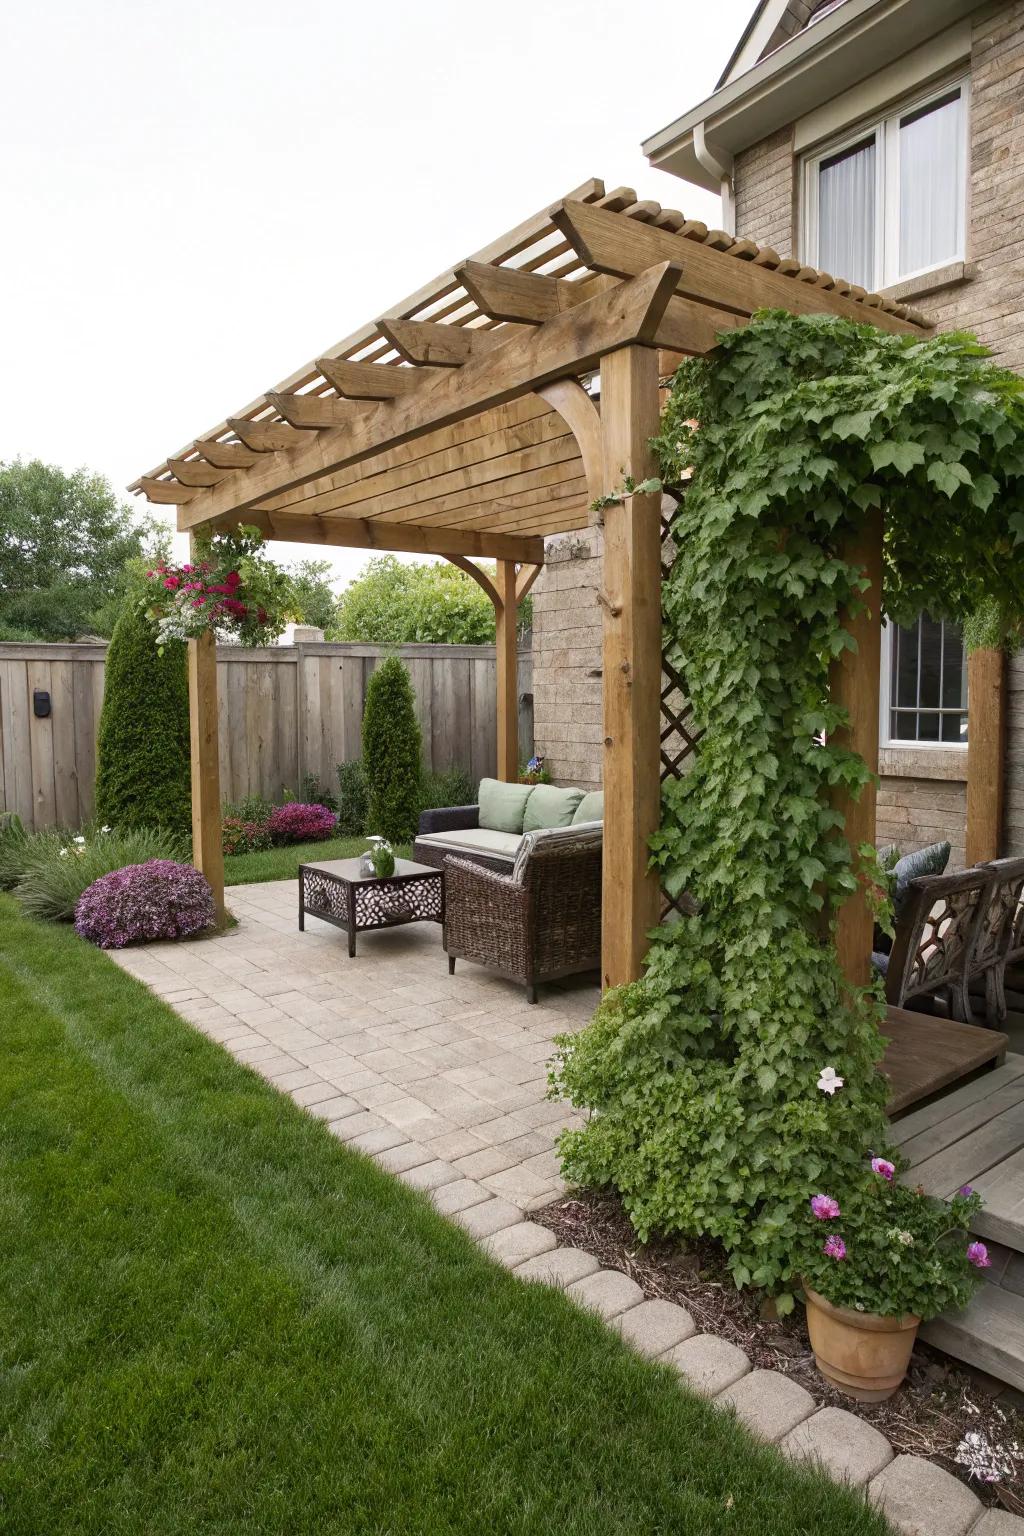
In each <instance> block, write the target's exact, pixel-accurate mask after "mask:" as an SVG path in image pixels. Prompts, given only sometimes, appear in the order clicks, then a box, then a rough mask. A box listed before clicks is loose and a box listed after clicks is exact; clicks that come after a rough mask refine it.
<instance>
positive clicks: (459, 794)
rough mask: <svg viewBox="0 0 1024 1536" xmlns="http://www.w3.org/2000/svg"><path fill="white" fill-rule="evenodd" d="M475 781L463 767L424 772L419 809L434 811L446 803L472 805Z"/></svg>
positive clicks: (474, 800)
mask: <svg viewBox="0 0 1024 1536" xmlns="http://www.w3.org/2000/svg"><path fill="white" fill-rule="evenodd" d="M475 802H476V781H475V780H474V779H473V778H471V777H470V775H469V774H468V773H467V772H466V770H465V768H442V769H441V771H440V772H439V773H424V774H423V777H422V779H421V781H420V810H421V811H435V810H438V809H440V807H442V806H446V805H473V804H475Z"/></svg>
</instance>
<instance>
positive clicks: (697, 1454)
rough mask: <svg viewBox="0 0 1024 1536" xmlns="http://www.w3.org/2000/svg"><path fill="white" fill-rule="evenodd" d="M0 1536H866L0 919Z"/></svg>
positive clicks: (304, 1121) (213, 1061)
mask: <svg viewBox="0 0 1024 1536" xmlns="http://www.w3.org/2000/svg"><path fill="white" fill-rule="evenodd" d="M0 1128H2V1129H0V1208H2V1228H0V1230H2V1233H3V1240H2V1242H3V1246H2V1254H3V1258H2V1263H0V1384H2V1385H0V1405H2V1407H0V1415H2V1425H0V1437H2V1440H0V1529H2V1530H3V1532H4V1536H44V1533H45V1536H63V1533H74V1536H86V1533H97V1536H98V1533H101V1532H102V1533H103V1536H192V1533H197V1532H202V1533H210V1536H213V1533H217V1536H225V1533H228V1536H231V1533H238V1536H264V1533H281V1536H326V1533H337V1536H364V1533H365V1536H414V1533H415V1536H420V1533H422V1536H485V1533H486V1536H493V1533H498V1536H502V1533H517V1536H541V1533H543V1536H582V1533H584V1532H586V1533H594V1536H597V1533H601V1536H609V1533H623V1536H625V1533H628V1536H639V1533H643V1536H655V1533H661V1536H670V1533H671V1536H717V1533H719V1532H721V1533H726V1532H728V1533H743V1536H748V1533H749V1536H754V1533H757V1536H796V1533H801V1532H820V1533H823V1536H824V1533H828V1536H835V1533H836V1532H842V1533H844V1536H869V1533H870V1536H882V1533H883V1532H884V1531H885V1529H886V1528H885V1527H884V1525H883V1523H882V1522H881V1521H880V1520H879V1519H878V1518H877V1517H876V1516H875V1515H873V1514H871V1513H869V1512H868V1511H867V1510H866V1508H865V1507H864V1505H863V1504H862V1503H861V1502H860V1501H859V1500H858V1499H857V1498H856V1497H855V1496H853V1495H848V1494H847V1493H845V1492H843V1491H841V1490H840V1489H838V1488H836V1487H833V1486H832V1485H830V1484H828V1483H825V1482H823V1481H819V1480H818V1479H816V1478H815V1477H813V1476H812V1475H811V1474H810V1473H803V1472H800V1471H798V1470H796V1469H794V1468H791V1467H788V1466H786V1465H785V1464H783V1462H782V1461H781V1460H779V1459H778V1458H777V1457H776V1456H775V1455H774V1454H773V1453H772V1452H770V1451H767V1450H763V1449H761V1448H759V1447H756V1446H755V1445H754V1443H753V1442H752V1441H750V1440H748V1439H747V1437H746V1436H745V1435H744V1434H743V1433H742V1432H741V1431H740V1430H739V1429H738V1428H737V1427H735V1426H734V1425H733V1424H732V1423H731V1422H730V1420H728V1419H727V1418H726V1417H725V1416H723V1415H719V1414H718V1413H716V1412H715V1411H714V1410H713V1409H711V1408H710V1407H708V1406H707V1405H705V1404H704V1403H702V1402H700V1401H698V1400H697V1399H694V1398H691V1397H689V1396H687V1395H686V1394H684V1393H683V1392H682V1391H681V1390H680V1388H679V1387H678V1385H677V1383H676V1380H675V1378H674V1377H673V1376H672V1375H671V1373H670V1372H669V1371H668V1370H667V1369H664V1368H657V1367H654V1366H652V1365H648V1364H646V1363H644V1362H642V1361H641V1360H640V1359H638V1358H636V1357H634V1356H633V1355H631V1354H630V1353H629V1352H628V1351H627V1350H626V1349H625V1348H624V1347H623V1346H622V1345H621V1344H620V1343H619V1342H618V1340H617V1339H616V1337H615V1336H614V1335H613V1334H612V1332H611V1331H610V1330H608V1329H606V1328H605V1327H603V1326H602V1325H601V1324H600V1323H598V1322H597V1321H596V1320H594V1319H592V1318H590V1317H588V1316H585V1315H583V1314H582V1313H581V1312H579V1311H577V1310H576V1309H575V1308H574V1307H573V1306H572V1304H571V1303H569V1302H568V1301H566V1300H565V1299H564V1297H562V1296H560V1295H558V1294H557V1293H556V1292H554V1291H550V1290H547V1289H544V1288H541V1287H529V1288H528V1287H526V1286H525V1285H522V1284H520V1283H519V1282H517V1281H515V1280H514V1279H513V1278H512V1277H511V1276H510V1275H508V1274H506V1273H505V1272H504V1271H502V1270H500V1269H498V1268H497V1267H494V1266H492V1265H491V1264H489V1263H488V1262H487V1261H486V1260H485V1259H484V1258H483V1257H482V1256H481V1255H480V1253H479V1252H478V1251H477V1250H476V1249H475V1248H474V1246H473V1245H472V1244H471V1242H470V1241H469V1240H468V1239H467V1238H466V1237H465V1236H464V1235H463V1233H462V1232H461V1231H460V1230H459V1229H458V1228H456V1227H455V1226H452V1225H449V1224H448V1223H446V1222H445V1221H443V1220H442V1219H441V1218H440V1217H438V1216H437V1215H436V1214H435V1213H434V1212H433V1210H432V1208H431V1207H430V1205H429V1203H428V1201H427V1200H426V1199H425V1198H423V1197H421V1196H419V1195H417V1194H415V1193H413V1192H412V1191H410V1190H407V1189H405V1188H404V1187H403V1186H402V1185H401V1184H400V1183H399V1182H398V1181H397V1180H395V1179H393V1178H391V1177H389V1176H388V1175H386V1174H385V1173H383V1172H381V1171H380V1170H379V1169H378V1168H377V1167H376V1165H375V1164H373V1163H372V1162H371V1161H369V1160H368V1159H364V1158H362V1157H360V1156H358V1155H357V1154H355V1153H351V1152H348V1151H346V1150H345V1149H344V1148H343V1147H342V1146H341V1145H339V1144H338V1143H337V1142H336V1141H334V1140H333V1139H332V1137H331V1136H330V1134H329V1133H328V1131H327V1130H326V1128H325V1127H324V1126H323V1125H321V1124H320V1123H319V1122H317V1121H315V1120H312V1119H310V1118H308V1117H307V1116H306V1115H304V1114H303V1113H302V1112H301V1111H300V1110H298V1109H297V1108H296V1107H295V1106H294V1105H293V1104H292V1103H291V1101H290V1100H289V1099H287V1098H286V1097H284V1096H283V1095H281V1094H278V1093H276V1092H275V1091H274V1090H273V1089H271V1088H270V1087H268V1086H267V1085H266V1084H264V1083H263V1081H262V1080H261V1079H260V1078H258V1077H257V1076H256V1075H255V1074H254V1073H250V1072H249V1071H248V1070H246V1069H244V1068H242V1067H240V1066H239V1065H237V1064H236V1063H235V1062H233V1061H232V1059H231V1058H230V1057H229V1056H228V1055H227V1053H226V1052H225V1051H223V1050H221V1049H220V1048H219V1047H218V1046H216V1045H214V1044H213V1043H212V1042H210V1041H209V1040H207V1039H206V1038H205V1037H203V1036H201V1035H200V1034H198V1033H197V1032H195V1031H193V1030H192V1029H190V1028H189V1027H188V1026H187V1025H186V1024H184V1023H183V1022H182V1021H181V1020H180V1019H179V1018H177V1017H176V1016H175V1015H174V1014H173V1013H172V1012H171V1011H170V1010H169V1009H168V1008H166V1007H165V1006H164V1005H163V1004H161V1003H160V1002H158V1001H157V1000H156V999H155V998H154V997H153V996H151V994H149V993H148V992H147V991H146V990H145V989H144V988H143V987H142V986H140V985H139V984H138V983H136V982H135V981H133V980H132V979H131V978H129V977H128V976H126V975H124V974H123V973H122V972H120V971H119V970H118V969H116V968H115V966H114V965H113V964H112V963H111V962H110V961H109V960H108V959H107V957H106V956H104V955H102V954H101V953H100V952H98V951H96V950H93V949H90V948H89V947H88V946H87V945H85V944H84V943H83V942H81V941H80V940H79V939H78V938H77V937H76V936H75V934H74V933H73V932H72V931H70V930H69V929H67V928H57V927H51V926H44V925H42V924H36V923H32V922H30V921H29V920H28V919H26V918H24V917H23V916H21V914H20V913H19V911H18V908H17V907H16V906H15V904H14V903H13V902H12V901H11V900H10V899H9V898H7V897H2V898H0Z"/></svg>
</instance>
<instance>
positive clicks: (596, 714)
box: [534, 0, 1024, 867]
mask: <svg viewBox="0 0 1024 1536" xmlns="http://www.w3.org/2000/svg"><path fill="white" fill-rule="evenodd" d="M886 62H888V61H886ZM970 76H971V87H970V118H969V121H970V169H969V189H968V198H969V204H968V248H967V262H966V265H965V268H964V275H965V277H966V279H967V280H964V277H958V278H957V280H956V281H954V282H952V283H949V284H948V285H947V286H945V287H941V288H933V289H932V291H930V292H929V293H927V295H924V294H921V295H920V296H915V297H914V298H913V302H915V303H917V304H918V305H919V306H920V307H921V308H922V309H924V310H925V311H926V312H927V313H928V314H929V315H930V316H931V317H932V318H933V319H934V320H935V321H936V323H937V324H938V325H939V326H941V327H942V328H944V329H951V328H956V329H961V328H962V329H966V330H970V331H973V332H975V333H976V334H977V335H978V336H979V337H980V338H981V340H982V341H983V342H985V343H986V345H987V346H989V347H991V349H992V351H993V353H994V355H995V357H996V359H997V360H998V361H1000V362H1002V363H1003V364H1004V365H1006V366H1008V367H1011V368H1016V369H1019V370H1022V371H1024V0H1012V3H1006V0H1004V3H1000V4H992V5H988V6H985V7H983V8H981V9H979V10H978V11H976V12H975V14H974V18H973V22H972V29H971V59H970ZM793 143H794V137H793V126H792V125H790V126H788V127H786V128H783V129H781V130H779V131H778V132H776V133H773V134H772V135H771V136H770V137H769V138H766V139H764V140H762V141H761V142H760V143H758V144H755V145H752V146H751V147H750V148H749V149H747V150H745V151H744V152H743V153H741V154H739V155H738V156H737V157H736V164H735V170H734V191H735V201H736V232H737V234H738V235H741V236H747V237H748V238H750V239H752V240H756V241H758V243H759V244H762V245H770V246H772V247H774V249H775V250H777V251H779V252H780V254H782V255H788V254H790V253H793V252H797V253H798V251H799V228H798V201H797V162H796V160H795V157H794V152H793ZM672 200H673V201H678V199H672ZM910 287H911V285H904V287H902V288H897V289H894V290H893V292H894V293H895V294H897V295H900V296H904V295H905V296H906V297H908V298H910V297H911V294H910V292H909V291H908V290H909V288H910ZM915 292H916V290H915ZM569 538H570V539H571V540H573V541H575V543H576V544H577V545H579V546H580V548H578V549H576V552H575V553H574V554H573V555H572V557H571V558H568V557H566V556H564V555H563V553H562V552H561V551H560V549H559V545H560V544H561V542H562V541H553V543H552V546H551V547H550V548H551V553H550V554H549V559H551V561H552V564H551V566H550V568H549V569H548V570H547V571H546V572H545V575H544V576H543V577H541V579H540V581H538V583H537V586H536V587H535V589H534V592H535V598H534V612H535V624H536V626H537V627H536V630H535V635H534V656H535V663H534V664H535V669H536V670H535V683H534V692H535V717H534V718H535V734H536V741H537V749H538V751H542V752H546V753H547V756H548V761H549V766H550V767H551V770H552V774H553V776H554V777H555V778H556V779H560V780H561V781H562V782H563V783H575V782H580V783H584V782H585V783H587V784H590V783H593V782H595V781H596V779H597V778H599V776H600V765H601V747H600V679H599V676H597V677H595V669H599V668H600V662H601V616H600V608H599V607H598V605H597V601H596V592H597V589H598V585H599V582H600V578H601V570H600V566H601V561H600V535H599V534H598V533H596V532H595V531H591V532H588V533H586V534H583V535H571V536H569ZM549 645H550V646H551V647H552V649H551V650H550V652H549V650H548V647H549ZM556 658H561V659H562V661H563V662H564V663H565V664H566V665H568V667H569V671H568V672H567V673H558V672H557V671H556V667H557V666H558V664H559V663H558V661H557V660H556ZM1009 690H1010V691H1009V721H1008V739H1007V757H1006V815H1005V824H1004V844H1005V846H1004V849H1003V851H1004V852H1005V853H1024V654H1022V655H1020V656H1017V657H1015V658H1013V659H1012V660H1011V662H1010V663H1009ZM880 766H881V769H882V775H881V777H882V782H881V789H880V793H879V802H878V841H879V844H880V845H881V846H885V845H886V844H887V843H895V844H897V845H898V846H899V847H900V848H901V849H902V850H904V851H905V850H908V849H911V848H916V847H921V846H923V845H924V844H926V843H929V842H934V841H935V840H936V839H937V838H938V837H940V836H941V837H948V838H949V839H950V841H951V842H952V844H953V853H952V867H957V866H959V865H961V864H962V863H963V858H964V837H965V822H966V798H967V797H966V771H967V765H966V754H965V753H962V752H960V753H957V752H955V751H954V752H951V753H942V752H937V751H936V752H933V753H932V755H931V756H929V755H928V754H927V753H922V752H920V751H915V750H914V749H913V748H893V749H888V750H886V751H883V754H882V761H881V765H880Z"/></svg>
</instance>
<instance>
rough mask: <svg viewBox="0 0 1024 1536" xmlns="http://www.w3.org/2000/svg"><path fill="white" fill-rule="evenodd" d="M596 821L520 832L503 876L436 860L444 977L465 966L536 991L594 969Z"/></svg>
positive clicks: (462, 862) (460, 861) (597, 955)
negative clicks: (440, 878) (459, 963)
mask: <svg viewBox="0 0 1024 1536" xmlns="http://www.w3.org/2000/svg"><path fill="white" fill-rule="evenodd" d="M601 846H602V828H601V825H600V823H595V822H590V823H584V824H581V825H579V826H569V827H559V828H547V829H542V830H538V831H535V832H528V833H526V834H525V835H524V837H523V838H522V839H521V842H520V846H519V851H518V854H517V856H516V858H515V860H514V862H513V865H512V868H511V870H510V871H509V872H507V873H499V872H497V871H496V870H494V869H492V868H489V867H487V866H486V865H485V864H483V863H482V862H480V861H477V862H471V861H470V860H469V859H465V858H460V857H457V856H453V855H451V854H449V855H447V856H446V858H445V861H444V866H443V867H444V872H445V922H444V947H445V949H446V951H447V953H448V971H449V973H452V972H454V970H455V962H456V960H457V959H463V960H472V961H474V962H475V963H476V964H477V965H485V966H487V967H488V968H489V969H490V970H493V971H496V972H497V973H498V974H499V975H500V976H506V977H508V978H509V979H510V980H512V981H518V982H520V983H521V984H522V985H523V986H524V987H525V988H526V996H527V1000H528V1001H529V1002H531V1003H535V1002H536V1001H537V985H538V983H539V982H542V981H553V980H555V979H556V978H558V977H561V976H572V975H575V974H576V973H577V972H581V971H592V970H593V971H596V970H598V969H599V968H600V964H601Z"/></svg>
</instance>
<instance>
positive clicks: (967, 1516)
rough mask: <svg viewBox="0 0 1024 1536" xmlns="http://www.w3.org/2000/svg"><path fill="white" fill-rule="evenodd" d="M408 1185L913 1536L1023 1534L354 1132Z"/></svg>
mask: <svg viewBox="0 0 1024 1536" xmlns="http://www.w3.org/2000/svg"><path fill="white" fill-rule="evenodd" d="M344 1126H345V1122H344V1121H343V1120H342V1121H338V1122H335V1123H334V1124H333V1125H332V1126H331V1129H332V1130H333V1131H334V1132H335V1134H336V1135H337V1134H342V1139H343V1140H346V1141H347V1142H348V1145H349V1146H351V1147H354V1148H356V1149H357V1150H360V1151H364V1152H368V1153H369V1154H370V1155H371V1156H373V1157H374V1158H375V1160H376V1161H377V1162H378V1163H380V1164H381V1166H382V1167H384V1168H387V1169H388V1170H389V1171H390V1172H392V1173H395V1174H397V1176H398V1177H399V1178H400V1179H401V1180H402V1181H403V1183H405V1184H408V1185H410V1186H411V1187H412V1188H414V1189H420V1190H423V1191H424V1192H425V1193H427V1194H428V1195H429V1197H430V1199H431V1200H432V1201H433V1203H434V1205H435V1207H436V1208H437V1209H438V1210H439V1211H440V1212H441V1213H442V1214H444V1215H446V1216H449V1217H450V1218H451V1219H452V1220H453V1221H457V1222H458V1223H459V1225H460V1226H461V1227H463V1228H464V1229H465V1230H466V1231H467V1232H468V1233H469V1234H470V1236H471V1237H473V1238H474V1239H475V1240H476V1241H477V1242H478V1243H479V1244H480V1246H481V1247H482V1248H483V1250H484V1252H485V1253H487V1254H489V1255H490V1257H491V1258H493V1259H495V1260H496V1261H497V1262H498V1263H499V1264H503V1265H504V1266H505V1267H506V1268H507V1269H509V1270H511V1271H512V1272H513V1273H514V1274H515V1275H516V1276H518V1278H520V1279H522V1280H524V1281H528V1282H533V1283H540V1284H544V1285H556V1286H559V1287H561V1288H562V1289H564V1291H565V1294H566V1295H567V1296H570V1297H572V1299H573V1300H574V1301H576V1302H578V1303H579V1305H581V1306H585V1307H589V1308H590V1309H591V1310H592V1311H594V1312H596V1313H597V1315H598V1316H599V1317H601V1318H603V1319H604V1321H605V1322H607V1323H608V1324H609V1325H610V1326H611V1327H613V1328H616V1329H617V1330H618V1332H619V1333H620V1334H621V1335H622V1337H623V1339H624V1340H625V1342H626V1343H627V1344H629V1345H630V1347H631V1348H632V1349H635V1350H637V1351H638V1353H640V1354H642V1355H646V1356H647V1357H648V1358H649V1359H651V1360H657V1361H660V1362H661V1363H662V1364H663V1365H669V1366H672V1367H673V1369H674V1370H676V1371H677V1372H678V1373H679V1375H680V1377H681V1378H682V1380H683V1381H684V1382H685V1383H686V1385H687V1386H688V1387H689V1388H690V1389H691V1390H692V1391H694V1392H698V1393H700V1395H701V1396H703V1397H706V1398H709V1399H711V1400H712V1401H714V1402H715V1403H717V1404H721V1405H722V1407H724V1408H729V1409H731V1410H732V1411H733V1412H734V1413H735V1414H736V1416H737V1418H738V1419H739V1420H740V1422H741V1423H743V1424H744V1425H746V1427H747V1429H748V1430H750V1432H751V1433H752V1434H753V1435H755V1436H757V1438H758V1439H761V1440H764V1441H766V1442H768V1443H769V1444H774V1445H777V1446H778V1448H779V1450H780V1452H781V1453H782V1454H783V1455H784V1456H788V1457H790V1458H792V1459H793V1460H798V1461H816V1462H818V1463H819V1465H820V1466H821V1467H822V1469H823V1470H824V1471H825V1472H827V1473H828V1474H829V1476H830V1477H833V1478H835V1479H836V1481H837V1482H847V1483H850V1484H851V1485H852V1486H854V1487H860V1488H863V1489H864V1490H865V1494H866V1497H867V1498H868V1499H869V1500H870V1501H871V1502H872V1503H874V1504H875V1505H876V1506H877V1507H878V1508H879V1509H880V1510H881V1511H882V1513H883V1514H884V1515H885V1517H886V1518H887V1519H888V1520H889V1522H890V1523H891V1525H892V1526H893V1528H894V1529H895V1530H897V1531H899V1532H901V1533H903V1536H1024V1519H1021V1518H1020V1517H1019V1516H1017V1515H1011V1514H1008V1513H1006V1512H1005V1511H1003V1510H995V1509H989V1510H986V1509H985V1508H984V1506H983V1505H982V1503H981V1501H980V1499H978V1498H977V1497H976V1495H975V1494H973V1493H972V1492H971V1490H970V1489H969V1488H968V1487H966V1486H965V1484H963V1483H961V1482H960V1481H959V1480H958V1479H957V1478H955V1477H953V1476H952V1474H951V1473H949V1472H946V1471H945V1470H944V1469H943V1468H942V1467H937V1466H936V1465H935V1464H934V1463H933V1462H930V1461H928V1460H926V1459H925V1458H924V1457H922V1456H895V1455H894V1454H893V1449H892V1446H891V1445H890V1444H889V1441H888V1440H887V1439H886V1438H885V1436H884V1435H883V1434H881V1433H880V1432H879V1431H878V1430H877V1429H875V1428H874V1426H873V1425H871V1424H868V1423H866V1422H865V1421H864V1420H863V1419H861V1418H858V1417H857V1415H856V1414H854V1413H848V1412H846V1410H845V1409H842V1408H831V1407H825V1408H822V1407H819V1406H818V1404H817V1403H816V1402H815V1400H814V1398H813V1397H812V1396H811V1394H810V1393H809V1392H808V1391H806V1390H805V1388H803V1387H802V1386H800V1385H799V1384H798V1383H797V1382H795V1381H792V1380H790V1378H789V1377H787V1376H784V1375H783V1374H782V1373H781V1372H779V1371H766V1370H752V1369H751V1364H750V1360H749V1359H748V1358H747V1356H746V1354H745V1353H744V1351H743V1350H742V1349H740V1348H739V1347H738V1346H737V1345H735V1344H731V1343H729V1342H728V1341H727V1340H726V1339H721V1338H718V1337H716V1336H715V1335H714V1334H710V1333H698V1332H697V1329H696V1325H695V1323H694V1321H693V1318H692V1317H691V1316H690V1314H689V1312H688V1311H687V1310H686V1308H685V1307H681V1306H677V1305H676V1303H675V1302H671V1301H661V1300H653V1301H647V1300H645V1299H644V1293H643V1291H642V1290H641V1289H640V1287H639V1285H637V1283H636V1281H634V1280H630V1278H629V1277H628V1275H624V1274H622V1273H621V1272H620V1271H619V1270H615V1269H602V1268H601V1267H600V1264H599V1262H598V1260H597V1259H596V1258H595V1257H594V1255H593V1254H589V1253H585V1252H583V1250H582V1249H579V1248H560V1247H559V1246H558V1240H557V1238H556V1236H555V1234H554V1233H553V1232H552V1231H550V1230H549V1229H548V1228H547V1227H542V1226H541V1225H540V1224H539V1223H537V1222H534V1221H530V1220H529V1218H528V1216H527V1215H526V1214H525V1213H524V1212H523V1211H522V1210H520V1209H519V1207H518V1206H515V1205H513V1204H512V1203H511V1202H510V1201H508V1200H502V1199H501V1198H500V1197H496V1196H495V1195H494V1194H493V1192H492V1191H491V1190H489V1189H487V1188H485V1186H484V1185H483V1184H478V1183H476V1181H475V1180H473V1179H467V1178H464V1177H461V1176H460V1174H459V1172H458V1170H457V1169H455V1168H453V1167H452V1166H451V1165H450V1164H448V1163H445V1162H444V1161H443V1160H441V1159H437V1158H432V1157H431V1155H430V1153H429V1152H427V1151H426V1150H425V1149H417V1148H416V1146H415V1144H414V1143H409V1142H405V1143H403V1144H401V1145H400V1146H396V1147H393V1148H388V1149H386V1150H385V1149H378V1148H377V1147H375V1146H374V1145H373V1133H372V1132H371V1133H370V1135H369V1136H365V1137H364V1136H353V1137H345V1136H344V1135H343V1131H344Z"/></svg>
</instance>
